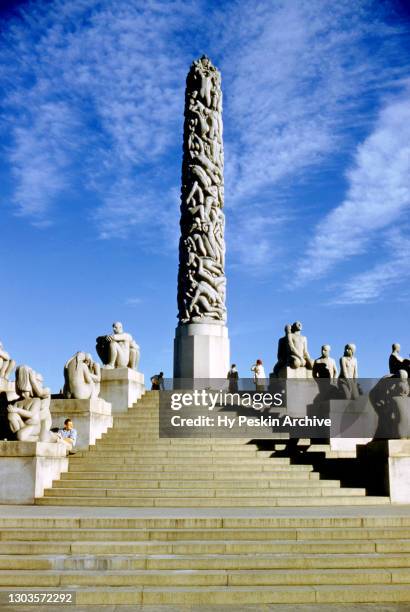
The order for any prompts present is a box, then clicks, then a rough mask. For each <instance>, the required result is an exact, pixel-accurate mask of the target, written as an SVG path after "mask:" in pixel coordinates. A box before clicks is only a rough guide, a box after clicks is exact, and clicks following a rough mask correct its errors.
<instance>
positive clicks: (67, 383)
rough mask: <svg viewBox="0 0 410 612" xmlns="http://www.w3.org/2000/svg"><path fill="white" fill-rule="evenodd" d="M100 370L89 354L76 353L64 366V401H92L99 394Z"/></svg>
mask: <svg viewBox="0 0 410 612" xmlns="http://www.w3.org/2000/svg"><path fill="white" fill-rule="evenodd" d="M100 384H101V368H100V365H99V364H98V363H96V362H95V361H93V359H92V357H91V355H90V353H83V352H81V351H78V352H77V353H76V354H75V355H74V356H73V357H71V359H69V360H68V361H67V363H66V364H65V366H64V389H63V396H64V397H65V398H66V399H94V398H96V397H98V396H99V394H100Z"/></svg>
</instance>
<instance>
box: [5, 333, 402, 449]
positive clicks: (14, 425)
mask: <svg viewBox="0 0 410 612" xmlns="http://www.w3.org/2000/svg"><path fill="white" fill-rule="evenodd" d="M301 331H302V324H301V323H300V322H299V321H296V322H295V323H293V324H292V325H286V326H285V336H283V337H282V338H280V339H279V342H278V352H277V363H276V364H275V366H274V368H273V372H272V374H271V376H272V377H275V378H285V379H286V378H291V377H292V376H289V369H290V370H298V372H299V378H302V379H309V378H313V379H330V380H331V381H332V382H334V383H336V382H337V387H338V391H339V397H340V398H345V399H351V400H354V399H357V398H358V397H359V395H360V389H359V386H358V384H357V382H358V381H357V379H358V367H357V359H356V357H355V352H356V346H355V345H354V344H351V343H350V344H346V346H345V348H344V354H343V356H342V357H341V358H340V373H338V369H337V366H336V362H335V360H334V359H332V358H331V357H330V350H331V347H330V345H329V344H324V345H323V346H322V349H321V356H320V357H318V358H317V359H314V360H313V359H312V358H311V357H310V355H309V352H308V343H307V338H306V337H305V336H303V335H302V334H301ZM113 332H114V333H113V334H111V335H107V336H99V337H98V338H97V340H96V342H97V352H98V354H99V355H100V357H101V360H102V362H103V366H102V368H101V366H100V365H99V364H98V363H96V362H95V361H93V359H92V357H91V355H90V353H86V352H83V351H78V352H76V353H75V355H73V356H72V357H71V358H70V359H69V360H68V361H67V362H66V364H65V365H64V388H63V391H62V397H63V398H65V399H74V400H89V399H95V398H98V397H99V393H100V385H101V376H102V370H112V369H116V368H123V367H125V368H129V369H133V367H134V368H135V366H137V365H138V362H139V355H140V350H139V347H138V345H137V344H136V342H135V340H134V339H133V337H132V336H131V334H129V333H125V332H124V330H123V326H122V324H121V323H120V322H116V323H114V324H113ZM1 355H2V357H1V360H2V361H1V362H0V364H1V366H2V370H1V371H2V374H5V375H3V376H2V379H3V380H4V381H6V380H7V379H8V377H9V376H10V374H11V372H12V369H13V367H14V360H12V359H11V358H10V356H9V354H8V353H6V351H5V350H4V348H3V346H2V345H1ZM125 364H126V365H125ZM409 368H410V360H409V359H404V358H402V357H401V355H400V345H399V344H397V343H395V344H393V345H392V353H391V355H390V358H389V369H390V374H389V375H387V376H386V377H384V378H394V379H395V380H396V382H394V381H393V383H394V384H393V386H392V385H390V386H389V388H388V391H387V395H389V394H390V395H391V394H392V393H393V391H394V393H395V394H396V395H399V396H401V397H407V396H409V394H410V390H409V384H408V372H409ZM15 378H16V380H15V393H12V394H10V401H9V402H8V407H7V411H8V421H9V426H10V429H11V431H12V432H13V433H14V434H15V436H16V438H17V440H19V441H42V442H44V441H48V442H57V441H58V438H57V436H56V435H55V434H53V433H52V432H51V431H50V428H51V415H50V399H51V392H50V389H48V388H46V387H43V378H42V376H41V375H40V374H39V373H38V372H35V371H34V370H33V369H32V368H30V367H28V366H26V365H19V366H17V368H16V375H15ZM381 380H382V381H383V380H384V379H381ZM373 395H374V394H373ZM374 397H375V398H376V399H375V406H376V405H377V407H378V408H379V409H381V406H382V405H384V404H385V402H386V401H387V400H386V397H385V396H383V397H382V399H380V397H381V396H380V395H379V396H377V397H376V395H374Z"/></svg>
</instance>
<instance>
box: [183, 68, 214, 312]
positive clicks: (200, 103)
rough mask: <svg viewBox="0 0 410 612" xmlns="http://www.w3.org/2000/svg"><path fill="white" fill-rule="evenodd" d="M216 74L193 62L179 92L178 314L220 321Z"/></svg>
mask: <svg viewBox="0 0 410 612" xmlns="http://www.w3.org/2000/svg"><path fill="white" fill-rule="evenodd" d="M223 163H224V160H223V143H222V92H221V76H220V73H219V72H218V70H217V69H216V68H215V67H214V66H213V65H212V63H211V62H210V60H209V59H208V58H207V57H202V58H201V59H199V60H197V61H195V62H194V63H193V64H192V66H191V69H190V71H189V73H188V77H187V86H186V94H185V125H184V152H183V161H182V188H181V222H180V224H181V238H180V244H179V271H178V311H179V313H178V318H179V322H180V323H198V322H203V323H205V322H212V321H220V322H225V321H226V308H225V291H226V279H225V272H224V267H225V239H224V230H225V216H224V213H223V212H222V208H223V204H224V192H223Z"/></svg>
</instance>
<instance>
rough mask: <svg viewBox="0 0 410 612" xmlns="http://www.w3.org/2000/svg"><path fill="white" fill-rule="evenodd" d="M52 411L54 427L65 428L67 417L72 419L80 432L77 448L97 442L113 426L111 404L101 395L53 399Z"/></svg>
mask: <svg viewBox="0 0 410 612" xmlns="http://www.w3.org/2000/svg"><path fill="white" fill-rule="evenodd" d="M50 412H51V416H52V418H53V426H54V427H60V428H63V426H64V421H65V419H67V418H70V419H72V421H73V423H74V427H75V429H76V430H77V434H78V437H77V444H76V446H75V448H76V449H77V450H84V449H87V448H88V446H89V445H90V444H95V441H96V440H97V439H98V438H101V436H102V435H103V433H105V432H106V431H107V429H109V428H110V427H112V415H111V404H109V403H108V402H106V401H105V400H103V399H102V398H100V397H99V398H95V399H88V400H80V399H52V400H51V404H50Z"/></svg>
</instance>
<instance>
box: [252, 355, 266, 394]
mask: <svg viewBox="0 0 410 612" xmlns="http://www.w3.org/2000/svg"><path fill="white" fill-rule="evenodd" d="M251 371H252V372H253V382H254V383H255V387H256V391H265V378H266V374H265V368H264V367H263V363H262V359H257V360H256V363H255V364H254V365H253V366H252V367H251Z"/></svg>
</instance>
